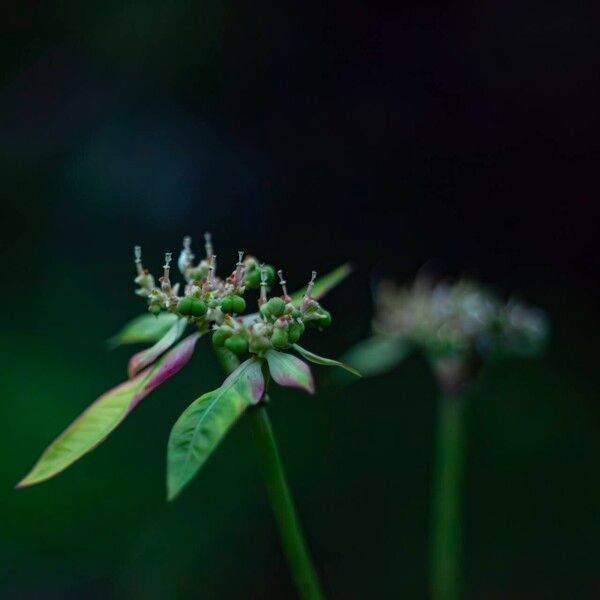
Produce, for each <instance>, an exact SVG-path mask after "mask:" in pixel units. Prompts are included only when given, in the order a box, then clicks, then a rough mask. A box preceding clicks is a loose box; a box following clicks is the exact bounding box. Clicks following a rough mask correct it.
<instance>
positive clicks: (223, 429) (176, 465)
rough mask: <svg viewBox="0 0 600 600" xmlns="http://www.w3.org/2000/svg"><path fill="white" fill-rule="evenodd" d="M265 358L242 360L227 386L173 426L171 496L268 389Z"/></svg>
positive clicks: (203, 399)
mask: <svg viewBox="0 0 600 600" xmlns="http://www.w3.org/2000/svg"><path fill="white" fill-rule="evenodd" d="M262 362H263V361H262V360H260V359H256V358H251V359H249V360H247V361H246V362H244V363H242V364H241V365H240V366H239V367H238V368H237V369H236V370H235V371H234V372H233V373H232V374H231V375H230V376H229V377H228V378H227V379H226V380H225V381H224V382H223V385H222V386H221V387H220V388H218V389H216V390H213V391H212V392H208V393H207V394H203V395H202V396H200V398H198V399H197V400H194V402H192V403H191V404H190V405H189V406H188V407H187V408H186V409H185V410H184V411H183V413H182V414H181V416H180V417H179V419H177V422H176V423H175V425H174V426H173V429H172V431H171V435H170V437H169V446H168V450H167V496H168V498H169V500H172V499H173V498H175V497H176V496H177V495H178V494H179V493H180V492H181V490H182V489H183V488H184V487H185V486H186V485H187V484H188V483H189V482H190V481H191V480H192V479H193V478H194V475H195V474H196V473H197V472H198V470H199V469H200V467H201V466H202V465H203V464H204V462H205V461H206V459H207V458H208V457H209V456H210V454H211V453H212V452H213V450H214V449H215V448H216V447H217V445H218V443H219V442H220V441H221V439H222V438H223V436H224V435H225V434H226V433H227V431H229V428H230V427H231V426H232V425H233V424H234V423H235V421H236V420H237V419H238V418H239V417H240V415H241V414H242V413H243V412H244V410H246V408H248V407H249V406H250V405H251V404H253V403H256V402H258V401H259V400H260V399H261V398H262V395H263V393H264V390H265V381H264V377H263V374H262Z"/></svg>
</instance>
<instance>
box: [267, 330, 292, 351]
mask: <svg viewBox="0 0 600 600" xmlns="http://www.w3.org/2000/svg"><path fill="white" fill-rule="evenodd" d="M271 343H272V344H273V346H274V347H275V348H278V349H280V350H281V349H282V348H285V347H286V346H287V345H288V334H287V331H286V330H285V329H281V328H279V327H276V328H275V329H273V335H272V336H271Z"/></svg>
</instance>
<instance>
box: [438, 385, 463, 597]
mask: <svg viewBox="0 0 600 600" xmlns="http://www.w3.org/2000/svg"><path fill="white" fill-rule="evenodd" d="M464 405H465V402H464V398H463V397H462V396H460V395H459V394H443V393H442V394H440V398H439V423H438V431H437V443H436V453H435V467H434V490H433V515H432V517H433V518H432V527H433V532H432V542H433V544H432V554H431V561H432V562H431V584H432V598H433V600H458V598H460V597H461V585H460V583H461V581H460V580H461V497H462V494H461V483H462V475H463V460H464V423H463V417H464Z"/></svg>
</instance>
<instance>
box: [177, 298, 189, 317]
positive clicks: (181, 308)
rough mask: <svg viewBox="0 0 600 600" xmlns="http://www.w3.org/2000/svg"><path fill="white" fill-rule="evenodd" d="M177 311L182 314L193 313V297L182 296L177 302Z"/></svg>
mask: <svg viewBox="0 0 600 600" xmlns="http://www.w3.org/2000/svg"><path fill="white" fill-rule="evenodd" d="M177 312H178V313H180V314H182V315H190V314H191V313H192V299H191V298H189V297H185V298H182V299H181V300H180V301H179V303H178V304H177Z"/></svg>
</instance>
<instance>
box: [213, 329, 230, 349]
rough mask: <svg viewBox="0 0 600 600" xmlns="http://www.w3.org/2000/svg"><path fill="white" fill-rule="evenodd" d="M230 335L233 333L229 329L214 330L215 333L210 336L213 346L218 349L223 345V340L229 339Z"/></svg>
mask: <svg viewBox="0 0 600 600" xmlns="http://www.w3.org/2000/svg"><path fill="white" fill-rule="evenodd" d="M232 333H233V332H232V331H231V329H228V328H226V327H219V329H215V332H214V333H213V336H212V341H213V344H214V345H215V346H217V347H219V348H220V347H221V346H223V344H224V343H225V340H226V339H227V338H228V337H231V335H232Z"/></svg>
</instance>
